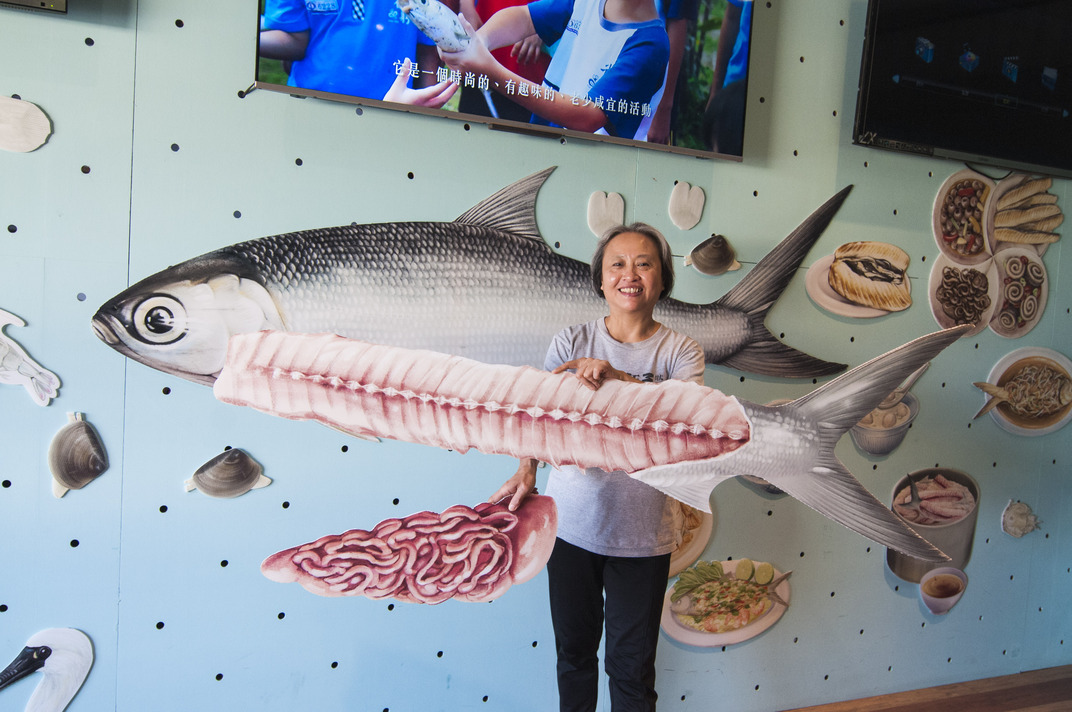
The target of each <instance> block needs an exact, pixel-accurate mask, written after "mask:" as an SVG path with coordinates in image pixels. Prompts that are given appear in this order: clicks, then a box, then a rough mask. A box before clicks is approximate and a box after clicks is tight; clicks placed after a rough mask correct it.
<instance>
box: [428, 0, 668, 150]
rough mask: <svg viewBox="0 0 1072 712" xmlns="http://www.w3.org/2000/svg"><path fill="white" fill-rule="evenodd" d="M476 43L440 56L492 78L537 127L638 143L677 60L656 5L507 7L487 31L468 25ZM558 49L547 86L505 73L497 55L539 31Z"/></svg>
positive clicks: (624, 1)
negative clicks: (494, 53) (668, 71)
mask: <svg viewBox="0 0 1072 712" xmlns="http://www.w3.org/2000/svg"><path fill="white" fill-rule="evenodd" d="M463 25H464V26H466V30H467V31H469V33H470V35H472V36H473V37H474V39H475V40H476V41H474V42H471V43H470V44H469V47H468V48H466V49H465V50H463V51H461V52H443V51H442V50H441V51H440V56H441V57H442V58H443V61H444V62H446V64H447V65H448V66H449V67H451V68H452V69H457V70H459V71H461V72H463V73H464V72H467V71H468V72H474V73H476V74H478V75H484V76H486V77H487V78H488V80H489V86H490V87H491V88H492V89H494V90H495V91H497V92H499V93H500V94H503V95H505V96H507V97H508V98H510V99H512V100H513V101H515V102H517V103H519V104H521V105H522V106H524V107H525V108H526V109H528V110H529V111H531V112H532V114H533V117H532V123H534V124H543V125H547V126H558V127H563V128H567V129H573V130H576V131H588V132H593V133H597V132H598V133H605V134H608V135H611V136H618V137H622V138H633V136H634V135H635V134H636V132H637V129H638V127H639V126H640V121H641V119H642V118H644V116H646V115H649V114H650V113H651V112H652V111H654V107H653V106H652V105H651V102H652V97H653V96H654V94H655V92H656V91H657V90H658V89H659V88H660V87H661V86H662V83H663V78H664V76H665V74H666V65H667V60H668V58H669V56H670V43H669V39H668V38H667V35H666V28H665V25H664V23H663V21H662V20H661V19H660V18H659V13H658V11H657V10H656V8H655V3H654V1H653V0H535V1H534V2H532V3H529V4H528V5H519V6H516V7H508V8H503V9H502V10H500V11H499V12H497V13H495V14H494V15H492V17H491V18H490V19H489V20H488V21H487V22H486V23H485V24H484V25H483V26H482V27H481V28H480V30H478V31H475V32H474V31H473V30H472V26H471V25H468V22H466V21H464V20H463ZM534 31H535V32H536V33H538V34H539V36H540V38H541V39H542V40H543V41H544V43H545V44H548V45H551V44H554V43H556V42H557V43H558V45H557V47H555V49H554V55H553V57H552V59H551V64H550V65H549V66H548V68H547V72H546V75H545V76H544V81H543V84H542V85H540V86H537V85H535V84H532V83H531V82H528V81H526V80H524V79H522V78H521V77H519V76H517V75H516V74H514V73H513V72H511V71H509V70H507V69H506V68H504V67H503V66H502V65H501V64H500V63H499V62H498V61H496V60H495V58H494V57H492V55H491V50H493V49H498V48H499V47H505V46H507V45H512V44H514V43H515V42H518V41H520V40H522V39H524V38H525V37H527V36H528V35H530V34H532V33H533V32H534Z"/></svg>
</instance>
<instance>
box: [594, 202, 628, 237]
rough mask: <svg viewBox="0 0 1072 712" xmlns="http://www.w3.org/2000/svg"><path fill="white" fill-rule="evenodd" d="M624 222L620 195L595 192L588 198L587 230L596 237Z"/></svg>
mask: <svg viewBox="0 0 1072 712" xmlns="http://www.w3.org/2000/svg"><path fill="white" fill-rule="evenodd" d="M624 222H625V199H624V198H622V196H621V194H620V193H604V192H602V191H596V192H595V193H592V194H591V195H590V196H588V229H589V230H591V231H592V234H593V235H595V236H596V237H603V233H605V232H606V231H607V230H609V229H610V228H612V227H616V226H618V225H621V224H622V223H624Z"/></svg>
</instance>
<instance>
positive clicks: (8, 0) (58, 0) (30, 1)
mask: <svg viewBox="0 0 1072 712" xmlns="http://www.w3.org/2000/svg"><path fill="white" fill-rule="evenodd" d="M4 5H10V6H11V7H24V8H28V9H30V10H46V11H48V12H64V13H65V12H67V0H0V7H3V6H4Z"/></svg>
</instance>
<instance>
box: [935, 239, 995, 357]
mask: <svg viewBox="0 0 1072 712" xmlns="http://www.w3.org/2000/svg"><path fill="white" fill-rule="evenodd" d="M999 294H1000V289H999V285H998V273H997V267H996V266H995V265H994V261H993V260H991V261H989V262H984V263H981V264H977V265H961V264H957V263H956V262H954V261H953V260H950V259H949V258H948V257H946V256H945V255H944V254H941V255H938V259H936V260H935V261H934V267H932V268H931V280H930V287H929V289H928V291H927V295H928V298H929V299H930V303H931V314H933V315H934V320H935V321H936V322H938V326H940V327H942V328H943V329H948V328H950V327H953V326H957V325H959V324H971V325H972V329H971V331H968V332H965V333H964V336H962V337H961V338H964V337H967V336H973V335H975V334H978V333H979V332H980V331H982V330H983V329H985V328H986V327H987V325H988V324H989V323H990V318H991V317H992V316H993V315H994V309H995V308H996V307H997V301H998V296H999Z"/></svg>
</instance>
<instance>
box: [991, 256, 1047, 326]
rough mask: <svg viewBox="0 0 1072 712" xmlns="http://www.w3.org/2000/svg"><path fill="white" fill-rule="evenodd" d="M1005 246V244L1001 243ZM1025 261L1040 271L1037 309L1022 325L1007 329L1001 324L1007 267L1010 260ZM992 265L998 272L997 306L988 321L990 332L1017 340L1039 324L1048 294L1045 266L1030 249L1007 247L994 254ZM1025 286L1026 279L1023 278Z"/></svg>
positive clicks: (1007, 277) (1007, 276)
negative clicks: (1040, 281) (1040, 280)
mask: <svg viewBox="0 0 1072 712" xmlns="http://www.w3.org/2000/svg"><path fill="white" fill-rule="evenodd" d="M1002 244H1005V243H1002ZM1017 258H1019V259H1021V260H1025V259H1026V260H1027V261H1028V264H1029V265H1030V264H1034V265H1036V266H1037V269H1038V270H1041V274H1042V284H1041V285H1040V289H1039V294H1038V308H1037V309H1036V310H1035V313H1034V316H1033V317H1032V318H1030V319H1027V320H1026V321H1025V322H1024V323H1023V324H1022V325H1014V326H1012V327H1007V326H1005V325H1003V324H1002V321H1001V314H1002V310H1003V309H1004V307H1005V288H1006V281H1007V280H1008V279H1010V278H1009V275H1008V274H1007V271H1006V270H1007V265H1008V261H1009V260H1010V259H1017ZM994 264H995V265H996V266H997V271H998V286H999V290H1000V291H999V294H998V306H997V308H996V309H995V310H994V316H993V317H992V318H991V319H990V330H991V331H993V332H994V333H995V334H997V335H998V336H1004V337H1005V338H1007V339H1018V338H1020V337H1021V336H1023V335H1024V334H1026V333H1027V332H1029V331H1031V330H1032V329H1034V328H1035V325H1036V324H1038V323H1039V319H1041V318H1042V312H1043V310H1044V309H1045V308H1046V299H1047V296H1048V293H1049V281H1050V280H1049V277H1048V276H1047V275H1046V265H1045V264H1043V262H1042V258H1041V257H1040V256H1039V254H1038V252H1036V251H1035V250H1034V249H1032V248H1031V247H1007V248H1005V249H1002V250H1000V251H998V252H996V253H995V254H994ZM1024 280H1025V281H1024V283H1025V284H1026V277H1025V278H1024Z"/></svg>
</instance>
